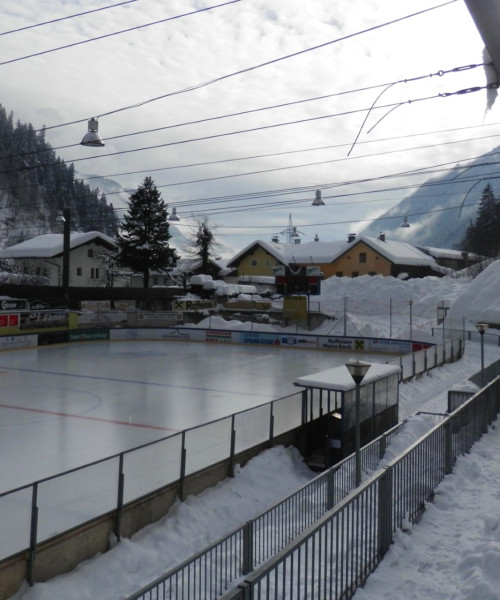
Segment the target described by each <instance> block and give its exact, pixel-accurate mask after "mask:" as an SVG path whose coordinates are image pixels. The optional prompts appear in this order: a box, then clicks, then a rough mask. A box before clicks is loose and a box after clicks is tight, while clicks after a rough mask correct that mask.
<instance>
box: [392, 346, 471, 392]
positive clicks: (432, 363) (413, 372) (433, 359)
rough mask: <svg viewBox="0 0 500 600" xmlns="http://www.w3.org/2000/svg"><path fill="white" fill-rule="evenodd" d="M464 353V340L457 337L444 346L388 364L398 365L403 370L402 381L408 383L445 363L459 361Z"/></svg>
mask: <svg viewBox="0 0 500 600" xmlns="http://www.w3.org/2000/svg"><path fill="white" fill-rule="evenodd" d="M463 352H464V342H463V339H462V338H460V337H456V338H453V339H450V340H445V341H444V342H443V343H442V344H437V345H436V346H431V347H429V348H425V349H424V350H419V351H418V352H413V353H411V354H404V355H402V356H399V357H397V358H394V359H393V360H389V361H387V364H389V365H398V366H399V367H400V368H401V380H402V381H406V380H408V379H411V378H412V377H415V376H417V375H421V374H422V373H425V372H426V371H429V370H430V369H434V368H435V367H438V366H440V365H442V364H444V363H445V362H453V361H455V360H458V359H459V358H460V357H461V356H462V354H463Z"/></svg>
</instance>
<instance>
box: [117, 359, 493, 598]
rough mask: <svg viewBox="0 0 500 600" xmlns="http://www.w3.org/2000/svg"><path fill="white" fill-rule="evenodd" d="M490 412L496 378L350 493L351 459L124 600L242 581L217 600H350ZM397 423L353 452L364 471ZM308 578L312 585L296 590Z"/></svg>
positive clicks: (213, 592)
mask: <svg viewBox="0 0 500 600" xmlns="http://www.w3.org/2000/svg"><path fill="white" fill-rule="evenodd" d="M498 370H500V361H498V364H497V366H496V371H498ZM490 375H492V376H493V375H494V371H491V372H490ZM492 386H493V384H492ZM499 411H500V380H497V381H496V382H495V385H494V386H493V388H492V389H489V390H485V391H484V393H482V394H481V393H480V394H477V395H476V399H475V400H474V402H470V403H468V406H467V407H465V406H464V407H463V408H461V409H458V410H457V411H455V412H454V413H453V414H452V415H450V416H449V417H448V418H447V421H446V422H442V423H441V425H439V426H436V427H434V428H433V429H432V430H431V431H430V432H428V433H427V434H426V435H424V436H423V437H422V438H421V439H420V440H418V441H417V442H415V443H414V444H413V445H412V446H410V447H409V448H408V449H407V450H405V452H403V453H402V454H401V455H400V456H399V457H397V458H396V459H393V460H392V461H391V462H390V463H389V464H388V465H387V466H386V467H384V468H383V469H381V470H380V469H379V470H378V471H377V473H376V474H374V475H373V476H371V477H370V476H368V477H367V481H366V482H365V483H364V484H363V485H362V486H361V487H360V488H358V490H357V491H354V490H355V477H354V471H355V455H351V456H350V457H348V458H346V459H344V460H343V461H342V462H340V463H338V464H336V465H335V466H333V467H331V468H330V469H328V470H327V471H324V472H323V473H322V474H321V475H319V476H317V477H316V478H314V479H313V480H312V481H310V482H308V483H307V484H305V485H304V486H302V487H301V488H300V489H299V490H297V491H296V492H294V493H293V494H292V495H290V496H289V497H288V498H286V499H284V500H283V501H281V502H279V503H278V504H276V505H275V506H273V507H271V508H270V509H268V510H267V511H265V512H264V513H262V514H261V515H259V516H258V517H256V518H255V519H252V520H250V521H248V522H247V523H245V524H244V525H243V526H241V527H239V528H237V529H235V530H233V531H232V532H230V533H229V534H227V535H226V536H224V537H222V538H221V539H219V540H218V541H217V542H215V543H213V544H212V545H210V546H209V547H207V548H205V549H204V550H203V551H201V552H199V553H198V554H197V555H195V556H194V557H192V558H191V559H189V560H186V561H184V562H183V563H182V564H180V565H178V566H177V567H175V568H174V569H172V570H171V571H169V572H168V573H166V574H165V575H164V576H162V577H159V578H158V579H156V580H155V581H153V582H152V583H150V584H149V585H147V586H145V587H144V588H142V589H141V590H139V591H138V592H136V593H135V594H133V595H131V596H128V597H127V599H126V600H150V599H151V598H168V599H169V600H177V599H178V600H183V599H184V598H189V599H190V600H205V599H206V598H214V599H215V598H218V597H220V596H221V595H222V594H223V593H224V591H225V590H227V589H229V588H230V585H231V582H237V581H238V580H241V579H242V578H244V579H245V581H244V583H242V584H240V585H238V587H237V588H235V589H233V590H231V591H230V592H228V593H227V595H225V596H224V600H232V599H238V600H239V599H241V600H268V599H271V600H272V599H274V600H278V599H281V598H296V597H297V598H299V597H308V598H323V597H328V598H339V599H343V598H349V597H351V596H352V595H353V594H354V591H355V590H356V588H357V587H358V586H359V585H360V584H361V583H362V582H363V581H364V580H365V579H366V577H367V576H368V575H369V574H370V573H371V572H372V571H373V570H374V569H375V567H376V564H378V562H380V560H381V558H382V557H383V555H384V554H385V552H386V550H387V549H388V547H389V546H390V544H391V543H392V540H393V537H394V533H395V531H396V530H397V529H401V528H402V527H404V526H405V523H407V522H411V523H415V522H416V521H417V520H418V519H419V517H420V515H421V514H422V512H423V511H424V509H425V502H426V501H428V500H429V499H431V498H432V495H433V493H434V490H435V488H436V487H437V485H439V483H440V482H441V481H442V479H443V477H444V476H445V475H446V474H448V473H450V472H451V471H452V469H453V465H454V464H455V462H456V458H457V457H458V456H460V455H462V454H465V453H466V452H468V451H469V450H470V448H471V446H472V444H473V443H474V442H475V441H477V440H478V439H479V438H480V437H481V436H482V434H483V433H485V432H486V431H487V429H488V426H489V424H490V423H491V422H492V421H493V420H494V419H495V418H496V415H498V412H499ZM402 426H403V425H402V424H399V425H398V426H396V427H394V428H393V429H391V430H390V431H389V432H386V434H385V435H383V436H380V437H379V438H377V439H376V440H374V441H373V442H371V443H370V444H369V445H367V446H365V447H364V448H362V450H361V457H362V469H363V472H365V473H368V472H373V471H375V470H376V469H377V468H378V467H379V462H380V459H381V458H383V456H384V453H385V449H386V447H387V446H388V444H389V443H390V441H391V440H392V438H393V437H394V436H395V435H397V434H398V433H399V431H400V430H401V428H402ZM369 482H371V483H369ZM329 513H332V516H329ZM292 541H293V543H292ZM288 543H289V545H288ZM287 545H288V548H287ZM270 554H273V558H271V559H270V558H269V557H270ZM266 560H269V562H267V563H266V564H265V566H263V565H264V562H265V561H266ZM287 569H288V576H289V581H287V580H286V570H287ZM262 572H263V573H264V575H265V578H264V576H263V575H262V574H261V573H262ZM311 573H313V580H314V584H313V587H312V588H311V589H310V590H308V591H307V592H304V590H307V588H308V585H310V582H309V581H308V578H309V577H310V576H311ZM321 578H323V581H322V580H321ZM263 580H265V582H264V583H262V581H263ZM294 586H295V587H294ZM297 588H299V589H300V590H301V593H300V594H299V593H298V589H297Z"/></svg>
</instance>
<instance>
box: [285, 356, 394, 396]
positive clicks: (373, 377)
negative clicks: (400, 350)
mask: <svg viewBox="0 0 500 600" xmlns="http://www.w3.org/2000/svg"><path fill="white" fill-rule="evenodd" d="M400 371H401V369H400V367H398V366H396V365H385V364H382V363H372V364H371V366H370V368H369V369H368V372H367V373H366V375H365V377H364V379H363V382H362V384H361V385H366V384H368V383H373V382H374V381H378V380H379V379H383V378H384V377H389V376H390V375H394V374H395V373H399V372H400ZM293 383H294V385H297V386H299V387H307V388H317V389H322V390H336V391H340V392H348V391H349V390H353V389H355V387H356V384H355V383H354V380H353V378H352V377H351V374H350V373H349V371H348V370H347V367H346V366H345V365H342V366H341V367H333V368H332V369H326V370H324V371H320V372H319V373H313V374H312V375H304V376H303V377H298V378H297V379H296V380H295V381H294V382H293Z"/></svg>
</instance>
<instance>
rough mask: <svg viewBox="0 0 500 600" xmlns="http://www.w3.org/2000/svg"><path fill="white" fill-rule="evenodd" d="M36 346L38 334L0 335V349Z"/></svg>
mask: <svg viewBox="0 0 500 600" xmlns="http://www.w3.org/2000/svg"><path fill="white" fill-rule="evenodd" d="M34 346H38V336H37V335H36V334H31V335H3V336H1V337H0V350H12V349H13V348H33V347H34Z"/></svg>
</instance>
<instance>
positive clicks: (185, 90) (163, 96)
mask: <svg viewBox="0 0 500 600" xmlns="http://www.w3.org/2000/svg"><path fill="white" fill-rule="evenodd" d="M233 1H234V2H239V1H241V0H233ZM455 2H457V0H449V1H448V2H444V3H442V4H438V5H436V6H433V7H430V8H426V9H424V10H421V11H418V12H415V13H412V14H409V15H405V16H404V17H399V18H397V19H393V20H391V21H387V22H386V23H381V24H379V25H374V26H373V27H369V28H367V29H363V30H361V31H358V32H355V33H351V34H348V35H345V36H343V37H340V38H336V39H335V40H330V41H328V42H324V43H322V44H318V45H316V46H312V47H310V48H306V49H304V50H299V51H298V52H293V53H291V54H287V55H285V56H281V57H279V58H275V59H271V60H269V61H266V62H263V63H260V64H257V65H253V66H251V67H247V68H244V69H240V70H239V71H234V72H233V73H228V74H226V75H222V76H221V77H217V78H215V79H211V80H208V81H205V82H202V83H199V84H195V85H192V86H189V87H187V88H183V89H180V90H176V91H173V92H168V93H166V94H162V95H161V96H156V97H154V98H149V99H148V100H143V101H141V102H137V103H135V104H130V105H127V106H122V107H120V108H116V109H114V110H110V111H107V112H102V113H99V117H104V116H109V115H112V114H115V113H118V112H122V111H125V110H130V109H133V108H138V107H140V106H144V105H146V104H149V103H151V102H156V101H158V100H163V99H164V98H169V97H171V96H176V95H179V94H184V93H187V92H191V91H194V90H198V89H201V88H203V87H207V86H210V85H212V84H214V83H218V82H220V81H224V80H226V79H229V78H231V77H236V76H238V75H242V74H244V73H249V72H251V71H255V70H257V69H261V68H263V67H267V66H270V65H272V64H276V63H278V62H281V61H283V60H288V59H289V58H295V57H297V56H300V55H302V54H305V53H307V52H312V51H314V50H319V49H321V48H325V47H327V46H330V45H332V44H336V43H338V42H342V41H345V40H348V39H350V38H353V37H356V36H358V35H363V34H365V33H369V32H371V31H376V30H377V29H381V28H383V27H387V26H389V25H394V24H395V23H399V22H402V21H405V20H406V19H410V18H413V17H416V16H420V15H422V14H425V13H427V12H430V11H433V10H436V9H438V8H442V7H444V6H448V5H449V4H453V3H455ZM225 4H231V2H227V3H225ZM225 4H222V5H218V6H224V5H225ZM218 6H216V7H211V8H217V7H218ZM204 10H209V9H204ZM195 12H199V11H195ZM187 14H192V13H187ZM180 16H184V15H180ZM174 18H179V17H174ZM119 33H120V32H119ZM110 35H116V33H115V34H110ZM94 39H101V38H94ZM87 41H92V40H87ZM79 43H83V42H79ZM58 49H61V48H55V49H53V50H49V51H46V52H53V51H55V50H58ZM46 52H43V53H41V54H44V53H46ZM32 56H37V54H34V55H32ZM30 57H31V56H29V57H25V58H30ZM14 60H22V59H14ZM8 62H14V61H8ZM3 64H7V63H2V62H0V66H2V65H3ZM87 120H88V118H84V119H77V120H75V121H68V122H66V123H60V124H58V125H50V126H47V127H45V128H44V129H45V130H49V129H55V128H58V127H65V126H68V125H75V124H77V123H83V122H85V121H87Z"/></svg>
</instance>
